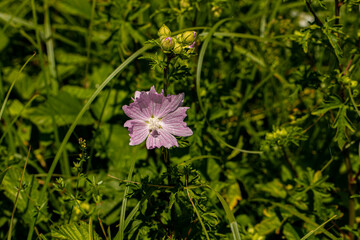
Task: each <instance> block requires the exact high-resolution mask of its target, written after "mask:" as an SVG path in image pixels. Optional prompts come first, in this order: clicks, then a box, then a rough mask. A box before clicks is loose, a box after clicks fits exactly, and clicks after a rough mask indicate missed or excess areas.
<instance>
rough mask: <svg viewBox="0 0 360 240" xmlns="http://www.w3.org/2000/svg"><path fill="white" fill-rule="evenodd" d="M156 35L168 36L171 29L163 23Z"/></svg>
mask: <svg viewBox="0 0 360 240" xmlns="http://www.w3.org/2000/svg"><path fill="white" fill-rule="evenodd" d="M158 35H159V37H162V36H165V37H168V36H170V35H171V31H170V29H169V28H168V27H167V26H166V25H165V24H163V25H162V26H161V28H160V29H159V31H158Z"/></svg>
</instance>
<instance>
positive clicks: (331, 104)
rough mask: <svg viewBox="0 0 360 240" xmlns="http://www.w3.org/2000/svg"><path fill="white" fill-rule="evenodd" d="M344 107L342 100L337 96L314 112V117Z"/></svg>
mask: <svg viewBox="0 0 360 240" xmlns="http://www.w3.org/2000/svg"><path fill="white" fill-rule="evenodd" d="M342 105H343V103H342V102H341V100H340V99H339V98H338V97H336V96H331V97H330V99H329V100H328V101H324V103H323V104H322V105H320V106H319V107H318V108H317V109H316V110H315V111H314V112H312V114H313V115H321V114H325V113H326V112H328V111H330V110H331V109H337V108H340V107H341V106H342Z"/></svg>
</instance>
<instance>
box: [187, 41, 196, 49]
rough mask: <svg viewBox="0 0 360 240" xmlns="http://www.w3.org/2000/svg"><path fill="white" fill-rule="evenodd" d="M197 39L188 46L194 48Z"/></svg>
mask: <svg viewBox="0 0 360 240" xmlns="http://www.w3.org/2000/svg"><path fill="white" fill-rule="evenodd" d="M195 43H196V42H195V41H194V42H193V43H192V44H191V45H190V46H189V47H188V48H194V47H195Z"/></svg>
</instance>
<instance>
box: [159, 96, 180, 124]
mask: <svg viewBox="0 0 360 240" xmlns="http://www.w3.org/2000/svg"><path fill="white" fill-rule="evenodd" d="M183 102H184V93H180V94H178V95H169V96H167V97H166V98H165V100H164V101H163V103H162V105H161V108H160V110H159V111H158V114H157V115H156V116H157V117H158V118H162V117H164V116H165V115H167V114H169V113H171V112H173V111H175V110H176V109H177V108H179V107H180V106H181V105H182V104H183Z"/></svg>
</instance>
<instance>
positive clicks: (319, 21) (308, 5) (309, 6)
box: [306, 0, 323, 27]
mask: <svg viewBox="0 0 360 240" xmlns="http://www.w3.org/2000/svg"><path fill="white" fill-rule="evenodd" d="M306 7H307V8H308V9H309V11H310V12H311V14H312V15H313V16H314V18H315V22H316V23H317V24H318V25H319V26H320V27H322V26H323V23H322V21H321V20H320V18H318V16H317V15H316V13H315V12H314V10H313V9H312V7H311V4H310V2H309V1H308V0H306Z"/></svg>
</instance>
